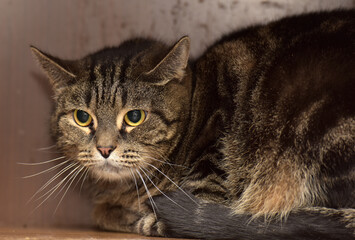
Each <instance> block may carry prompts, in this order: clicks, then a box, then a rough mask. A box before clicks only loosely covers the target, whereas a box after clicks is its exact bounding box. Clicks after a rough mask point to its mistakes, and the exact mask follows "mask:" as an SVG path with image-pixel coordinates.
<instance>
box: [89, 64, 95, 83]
mask: <svg viewBox="0 0 355 240" xmlns="http://www.w3.org/2000/svg"><path fill="white" fill-rule="evenodd" d="M95 65H96V59H95V58H93V59H92V61H91V64H90V68H89V69H90V73H89V77H90V82H93V81H94V80H95V79H96V77H95Z"/></svg>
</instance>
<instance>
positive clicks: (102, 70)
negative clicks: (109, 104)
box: [99, 64, 107, 102]
mask: <svg viewBox="0 0 355 240" xmlns="http://www.w3.org/2000/svg"><path fill="white" fill-rule="evenodd" d="M99 73H100V77H101V81H100V82H101V83H102V89H101V90H102V93H101V101H102V102H104V100H105V89H106V88H107V86H106V67H105V65H104V64H101V65H100V68H99Z"/></svg>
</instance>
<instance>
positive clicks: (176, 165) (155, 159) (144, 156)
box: [142, 155, 187, 168]
mask: <svg viewBox="0 0 355 240" xmlns="http://www.w3.org/2000/svg"><path fill="white" fill-rule="evenodd" d="M142 157H143V158H148V159H151V160H154V161H158V162H161V163H163V164H168V165H170V166H175V167H182V168H187V167H186V166H183V165H179V164H174V163H170V162H167V161H162V160H159V159H157V158H153V157H151V156H148V155H142Z"/></svg>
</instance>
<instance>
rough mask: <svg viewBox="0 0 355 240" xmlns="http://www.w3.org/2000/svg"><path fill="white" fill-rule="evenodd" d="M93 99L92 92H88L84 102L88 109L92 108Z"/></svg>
mask: <svg viewBox="0 0 355 240" xmlns="http://www.w3.org/2000/svg"><path fill="white" fill-rule="evenodd" d="M90 88H91V87H90ZM91 99H92V91H88V92H87V93H86V95H85V97H84V101H85V104H86V107H87V108H90V103H91Z"/></svg>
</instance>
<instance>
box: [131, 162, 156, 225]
mask: <svg viewBox="0 0 355 240" xmlns="http://www.w3.org/2000/svg"><path fill="white" fill-rule="evenodd" d="M136 172H137V173H138V175H139V177H140V178H141V180H142V182H143V185H144V188H145V190H146V192H147V194H148V198H149V201H150V204H152V209H153V212H154V215H155V218H156V219H158V217H157V214H156V212H155V208H157V205H156V204H155V202H154V200H153V198H152V195H151V194H150V192H149V189H148V187H147V185H146V184H145V182H144V178H143V177H142V175H141V174H140V173H139V171H138V169H136ZM154 206H155V208H154Z"/></svg>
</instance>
